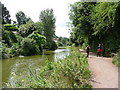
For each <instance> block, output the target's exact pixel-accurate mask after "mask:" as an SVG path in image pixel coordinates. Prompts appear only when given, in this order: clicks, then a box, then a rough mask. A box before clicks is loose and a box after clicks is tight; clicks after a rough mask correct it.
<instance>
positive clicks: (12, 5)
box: [1, 0, 80, 37]
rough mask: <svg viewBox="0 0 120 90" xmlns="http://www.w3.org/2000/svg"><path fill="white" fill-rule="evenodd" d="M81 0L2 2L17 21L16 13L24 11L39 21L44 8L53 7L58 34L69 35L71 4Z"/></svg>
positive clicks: (18, 0) (56, 32)
mask: <svg viewBox="0 0 120 90" xmlns="http://www.w3.org/2000/svg"><path fill="white" fill-rule="evenodd" d="M76 1H80V0H1V3H2V4H4V5H5V7H7V9H8V10H9V12H10V15H11V19H12V20H15V21H16V18H15V14H16V13H17V12H18V11H23V12H24V13H25V14H26V15H27V16H29V17H30V18H31V19H32V20H33V21H35V22H36V21H39V15H40V12H41V11H42V10H45V9H47V8H52V9H53V11H54V15H55V17H56V30H55V34H56V35H57V36H62V37H69V36H70V34H69V30H68V27H67V22H69V16H68V13H69V8H68V6H69V4H72V3H74V2H76Z"/></svg>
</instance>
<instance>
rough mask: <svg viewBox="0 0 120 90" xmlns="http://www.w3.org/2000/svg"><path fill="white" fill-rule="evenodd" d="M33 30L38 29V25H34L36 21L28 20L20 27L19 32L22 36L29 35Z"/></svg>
mask: <svg viewBox="0 0 120 90" xmlns="http://www.w3.org/2000/svg"><path fill="white" fill-rule="evenodd" d="M33 31H36V27H35V25H34V22H27V23H26V24H23V25H21V26H20V27H19V30H18V33H19V35H21V36H22V37H27V36H28V35H30V34H31V33H32V32H33Z"/></svg>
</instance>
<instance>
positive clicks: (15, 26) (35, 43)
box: [0, 4, 57, 59]
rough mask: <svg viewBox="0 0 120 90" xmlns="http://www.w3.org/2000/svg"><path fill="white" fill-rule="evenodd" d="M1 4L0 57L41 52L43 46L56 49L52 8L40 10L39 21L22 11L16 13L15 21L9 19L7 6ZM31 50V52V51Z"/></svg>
mask: <svg viewBox="0 0 120 90" xmlns="http://www.w3.org/2000/svg"><path fill="white" fill-rule="evenodd" d="M1 6H2V27H3V28H2V50H0V51H1V52H2V58H3V59H4V58H10V57H14V56H19V55H24V56H29V55H36V54H41V53H42V51H43V48H45V49H48V50H55V49H57V44H56V42H55V41H54V37H55V22H56V19H55V17H54V12H53V10H52V9H46V10H43V11H41V12H40V15H39V19H40V20H39V22H33V21H32V19H31V18H30V17H28V16H27V15H25V13H24V12H22V11H19V12H17V13H16V15H15V16H16V19H17V22H16V21H13V20H11V19H10V14H9V11H8V10H7V8H6V7H5V6H4V5H3V4H1ZM31 51H32V52H31Z"/></svg>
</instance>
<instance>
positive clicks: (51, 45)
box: [49, 40, 58, 50]
mask: <svg viewBox="0 0 120 90" xmlns="http://www.w3.org/2000/svg"><path fill="white" fill-rule="evenodd" d="M49 45H50V46H49V49H50V50H55V49H57V48H58V47H57V43H56V42H55V41H53V40H52V41H51V42H50V44H49Z"/></svg>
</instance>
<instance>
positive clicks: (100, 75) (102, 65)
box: [80, 50, 118, 88]
mask: <svg viewBox="0 0 120 90" xmlns="http://www.w3.org/2000/svg"><path fill="white" fill-rule="evenodd" d="M80 51H81V52H83V53H85V52H84V51H82V50H80ZM88 63H89V69H90V71H91V75H92V77H91V80H90V83H91V85H92V86H93V88H118V67H116V66H115V65H113V64H112V58H107V57H97V56H96V55H94V54H92V53H90V55H89V57H88Z"/></svg>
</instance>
